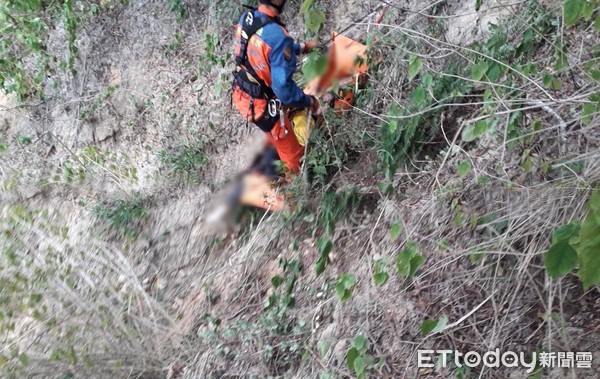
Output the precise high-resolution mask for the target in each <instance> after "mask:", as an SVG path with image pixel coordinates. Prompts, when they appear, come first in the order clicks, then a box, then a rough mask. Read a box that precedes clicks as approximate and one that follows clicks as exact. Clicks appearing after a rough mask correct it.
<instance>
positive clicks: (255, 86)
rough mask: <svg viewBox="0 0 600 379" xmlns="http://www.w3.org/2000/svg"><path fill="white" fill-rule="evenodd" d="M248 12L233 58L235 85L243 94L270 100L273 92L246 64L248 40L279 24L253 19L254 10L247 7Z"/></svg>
mask: <svg viewBox="0 0 600 379" xmlns="http://www.w3.org/2000/svg"><path fill="white" fill-rule="evenodd" d="M246 7H247V8H249V9H250V10H249V11H248V12H246V14H245V15H244V17H243V21H242V24H241V26H242V33H241V34H242V35H241V38H240V52H239V54H238V55H237V56H236V57H235V64H236V66H237V70H236V72H235V73H234V75H235V84H237V85H238V86H239V87H240V88H241V89H242V90H243V91H244V92H246V93H247V94H248V95H250V96H251V97H253V98H264V99H267V100H268V99H271V98H273V97H275V94H274V93H273V90H272V89H271V88H270V87H268V86H267V85H266V83H265V82H264V81H263V80H262V79H261V78H260V77H259V76H258V74H257V73H256V71H255V70H254V68H253V67H252V65H251V64H249V62H248V44H249V42H250V38H252V36H253V35H254V34H256V32H258V31H259V30H260V29H261V28H263V27H265V26H267V25H269V24H272V23H274V22H277V23H279V21H278V20H277V19H274V18H272V17H268V16H266V15H265V17H266V19H264V18H263V17H260V16H259V17H255V16H254V12H255V11H256V8H252V7H248V6H246Z"/></svg>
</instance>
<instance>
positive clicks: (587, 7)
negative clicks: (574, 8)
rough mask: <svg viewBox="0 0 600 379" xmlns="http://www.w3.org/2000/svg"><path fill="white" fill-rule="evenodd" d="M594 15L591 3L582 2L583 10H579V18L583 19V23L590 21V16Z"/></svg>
mask: <svg viewBox="0 0 600 379" xmlns="http://www.w3.org/2000/svg"><path fill="white" fill-rule="evenodd" d="M593 15H594V6H593V5H592V3H591V2H589V3H588V2H587V1H584V2H583V8H582V9H581V17H583V19H584V20H585V21H589V20H591V19H592V16H593Z"/></svg>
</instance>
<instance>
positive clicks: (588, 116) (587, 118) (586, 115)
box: [581, 103, 598, 126]
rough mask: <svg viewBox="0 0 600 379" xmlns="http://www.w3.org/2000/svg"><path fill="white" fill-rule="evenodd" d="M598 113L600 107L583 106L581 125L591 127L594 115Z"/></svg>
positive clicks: (594, 105) (592, 105) (589, 104)
mask: <svg viewBox="0 0 600 379" xmlns="http://www.w3.org/2000/svg"><path fill="white" fill-rule="evenodd" d="M597 111H598V106H597V105H596V104H593V103H586V104H583V109H582V112H581V123H582V124H583V125H586V126H587V125H589V124H590V123H591V122H592V117H593V115H594V114H595V113H596V112H597Z"/></svg>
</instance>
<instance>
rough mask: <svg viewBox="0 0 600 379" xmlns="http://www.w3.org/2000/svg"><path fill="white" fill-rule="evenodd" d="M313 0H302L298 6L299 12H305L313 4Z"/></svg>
mask: <svg viewBox="0 0 600 379" xmlns="http://www.w3.org/2000/svg"><path fill="white" fill-rule="evenodd" d="M313 3H314V0H304V2H303V3H302V6H301V7H300V13H301V14H305V13H306V12H308V10H309V9H310V8H311V7H312V6H313Z"/></svg>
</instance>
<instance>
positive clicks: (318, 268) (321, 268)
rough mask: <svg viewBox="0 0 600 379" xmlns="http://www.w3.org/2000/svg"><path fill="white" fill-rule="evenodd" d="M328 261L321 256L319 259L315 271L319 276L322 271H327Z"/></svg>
mask: <svg viewBox="0 0 600 379" xmlns="http://www.w3.org/2000/svg"><path fill="white" fill-rule="evenodd" d="M327 263H328V262H327V260H326V259H323V258H319V260H317V263H315V272H316V274H317V276H320V275H321V274H322V273H324V272H325V268H327Z"/></svg>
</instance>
